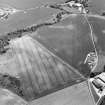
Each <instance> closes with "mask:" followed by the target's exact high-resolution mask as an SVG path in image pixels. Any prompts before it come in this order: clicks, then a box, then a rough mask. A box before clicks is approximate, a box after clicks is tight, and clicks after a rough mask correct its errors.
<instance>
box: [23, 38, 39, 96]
mask: <svg viewBox="0 0 105 105" xmlns="http://www.w3.org/2000/svg"><path fill="white" fill-rule="evenodd" d="M22 42H23V45H24V47H25V48H26V49H27V52H29V53H30V54H31V55H32V54H33V53H32V52H31V51H30V48H33V44H32V45H30V43H31V41H30V40H27V39H25V40H24V39H23V40H22ZM27 42H28V44H27ZM29 57H30V56H29V55H28V53H27V68H28V69H27V70H28V73H29V75H30V78H31V82H32V86H33V91H34V92H35V94H36V93H38V92H40V88H39V86H38V84H37V80H36V77H35V76H36V75H35V73H34V68H33V65H34V63H35V62H31V61H30V59H31V58H29ZM32 57H33V55H32Z"/></svg>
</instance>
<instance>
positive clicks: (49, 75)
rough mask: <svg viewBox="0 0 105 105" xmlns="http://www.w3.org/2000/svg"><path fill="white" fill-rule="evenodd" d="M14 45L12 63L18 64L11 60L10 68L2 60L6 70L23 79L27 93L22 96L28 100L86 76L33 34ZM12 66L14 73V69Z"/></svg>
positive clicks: (23, 90)
mask: <svg viewBox="0 0 105 105" xmlns="http://www.w3.org/2000/svg"><path fill="white" fill-rule="evenodd" d="M10 46H11V49H12V53H13V54H12V55H13V57H12V58H11V59H12V60H10V63H11V64H12V65H15V67H13V68H12V67H11V66H9V65H8V64H10V63H7V64H6V65H8V71H6V70H7V68H6V66H5V65H3V64H1V65H2V66H1V67H2V68H3V69H4V70H5V71H4V74H5V73H8V74H9V75H11V74H12V76H14V77H16V78H19V79H20V83H21V85H22V92H23V93H24V95H23V96H21V97H23V98H24V99H26V100H33V99H35V98H38V97H41V96H43V95H47V94H50V93H52V92H54V91H57V90H59V89H63V88H64V87H67V86H72V85H73V84H76V83H79V82H81V81H83V80H84V76H82V75H81V74H80V73H79V72H78V71H75V69H73V68H71V67H70V66H68V65H67V64H66V63H64V62H63V61H62V60H61V59H60V58H59V57H57V56H55V55H54V54H52V53H51V52H50V51H49V50H47V49H46V48H45V47H44V46H43V45H41V44H40V43H39V42H38V41H36V40H34V39H32V38H31V37H29V36H23V37H22V38H18V39H16V40H13V41H11V42H10ZM7 54H8V52H7ZM12 69H13V70H14V71H15V72H14V73H11V71H13V70H12ZM7 89H9V88H7ZM10 90H11V89H10ZM14 92H15V91H14ZM17 94H18V93H17ZM18 95H19V94H18Z"/></svg>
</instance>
